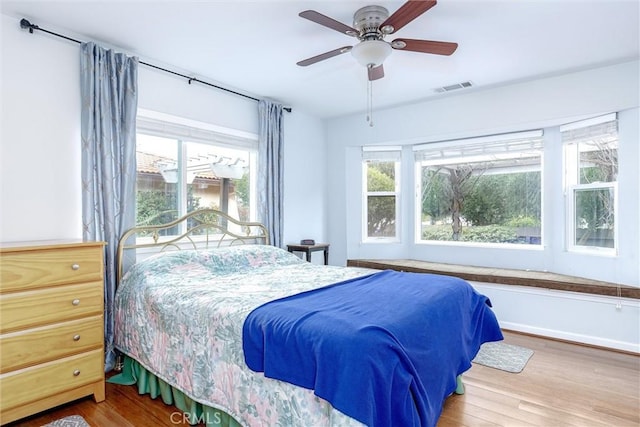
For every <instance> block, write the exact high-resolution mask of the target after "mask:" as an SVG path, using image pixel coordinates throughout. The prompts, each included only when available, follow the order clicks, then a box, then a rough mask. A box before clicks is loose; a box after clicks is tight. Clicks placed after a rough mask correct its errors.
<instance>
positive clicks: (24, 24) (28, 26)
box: [20, 18, 291, 113]
mask: <svg viewBox="0 0 640 427" xmlns="http://www.w3.org/2000/svg"><path fill="white" fill-rule="evenodd" d="M20 28H23V29H28V30H29V32H30V33H31V34H33V30H38V31H43V32H45V33H47V34H51V35H53V36H56V37H60V38H62V39H65V40H69V41H72V42H74V43H78V44H80V43H82V42H81V41H80V40H76V39H74V38H71V37H68V36H65V35H63V34H58V33H54V32H53V31H49V30H45V29H44V28H40V27H39V26H37V25H35V24H32V23H31V22H29V21H28V20H26V19H24V18H22V19H21V20H20ZM138 62H139V63H140V64H142V65H146V66H147V67H151V68H155V69H156V70H160V71H164V72H165V73H169V74H173V75H175V76H179V77H183V78H185V79H187V83H189V84H191V82H197V83H202V84H203V85H207V86H211V87H214V88H216V89H220V90H223V91H225V92H229V93H232V94H234V95H238V96H242V97H243V98H248V99H252V100H254V101H256V102H259V101H260V100H259V99H258V98H254V97H253V96H249V95H245V94H244V93H240V92H236V91H234V90H231V89H227V88H225V87H222V86H218V85H214V84H213V83H209V82H205V81H203V80H200V79H198V78H197V77H190V76H187V75H185V74H181V73H178V72H175V71H172V70H168V69H166V68H162V67H159V66H157V65H153V64H149V63H148V62H144V61H140V60H138ZM283 109H284V110H285V111H287V112H288V113H290V112H291V107H284V108H283Z"/></svg>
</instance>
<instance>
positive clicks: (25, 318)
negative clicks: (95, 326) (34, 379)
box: [0, 282, 104, 333]
mask: <svg viewBox="0 0 640 427" xmlns="http://www.w3.org/2000/svg"><path fill="white" fill-rule="evenodd" d="M102 286H103V282H94V283H83V284H79V285H66V286H54V287H51V288H47V289H39V290H35V291H26V292H14V293H9V294H0V312H1V313H2V321H1V322H0V333H4V332H11V331H15V330H17V329H20V328H31V327H35V326H43V325H46V324H50V323H55V322H61V321H65V320H72V319H77V318H79V317H84V316H89V315H95V314H102V312H103V307H104V305H103V304H104V300H103V288H102Z"/></svg>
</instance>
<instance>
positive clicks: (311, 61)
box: [297, 46, 351, 67]
mask: <svg viewBox="0 0 640 427" xmlns="http://www.w3.org/2000/svg"><path fill="white" fill-rule="evenodd" d="M350 50H351V46H344V47H341V48H338V49H334V50H330V51H329V52H325V53H321V54H320V55H316V56H312V57H311V58H307V59H305V60H303V61H300V62H297V64H298V65H299V66H301V67H306V66H307V65H311V64H315V63H316V62H320V61H323V60H325V59H329V58H333V57H334V56H338V55H340V54H343V53H346V52H349V51H350Z"/></svg>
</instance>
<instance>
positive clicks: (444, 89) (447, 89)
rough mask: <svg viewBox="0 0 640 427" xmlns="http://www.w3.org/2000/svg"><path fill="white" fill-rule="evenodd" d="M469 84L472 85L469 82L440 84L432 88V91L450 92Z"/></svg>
mask: <svg viewBox="0 0 640 427" xmlns="http://www.w3.org/2000/svg"><path fill="white" fill-rule="evenodd" d="M471 86H473V83H471V82H462V83H456V84H453V85H449V86H442V87H439V88H436V89H434V91H435V92H438V93H444V92H451V91H452V90H457V89H464V88H467V87H471Z"/></svg>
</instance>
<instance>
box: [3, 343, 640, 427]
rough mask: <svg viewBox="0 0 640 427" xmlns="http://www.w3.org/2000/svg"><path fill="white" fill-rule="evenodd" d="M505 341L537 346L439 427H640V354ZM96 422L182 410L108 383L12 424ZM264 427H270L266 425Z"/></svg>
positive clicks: (123, 424)
mask: <svg viewBox="0 0 640 427" xmlns="http://www.w3.org/2000/svg"><path fill="white" fill-rule="evenodd" d="M505 342H507V343H509V344H515V345H520V346H524V347H528V348H530V349H532V350H534V351H535V353H534V355H533V356H532V358H531V359H530V360H529V363H528V364H527V366H526V368H525V369H524V371H523V372H521V373H519V374H511V373H508V372H503V371H499V370H496V369H492V368H488V367H485V366H481V365H476V364H474V365H473V367H472V368H471V369H470V370H469V371H468V372H467V373H465V374H464V376H463V378H464V383H465V386H466V393H465V394H464V395H461V396H456V395H453V396H451V397H449V398H448V399H447V401H446V402H445V406H444V410H443V412H442V415H441V417H440V420H439V423H438V427H453V426H455V427H459V426H483V427H484V426H518V427H519V426H550V427H556V426H616V427H624V426H629V427H631V426H634V427H637V426H640V357H639V356H638V355H633V354H627V353H619V352H613V351H608V350H604V349H599V348H593V347H588V346H582V345H577V344H571V343H566V342H560V341H555V340H550V339H545V338H541V337H535V336H529V335H523V334H518V333H513V332H505ZM74 414H77V415H81V416H83V417H84V419H85V420H87V422H89V424H91V426H93V427H110V426H117V427H146V426H149V427H151V426H154V427H155V426H179V425H184V426H186V425H187V424H186V423H183V422H182V418H181V415H180V414H179V413H177V412H176V410H175V409H174V408H173V407H171V406H167V405H165V404H164V403H162V401H161V400H160V399H157V400H152V399H151V398H149V397H148V396H139V395H138V393H137V390H136V388H135V386H120V385H113V384H107V399H106V400H105V401H104V402H102V403H99V404H96V403H94V402H93V400H91V398H86V399H81V400H78V401H76V402H73V403H70V404H67V405H63V406H61V407H59V408H56V409H54V410H51V411H48V412H45V413H42V414H39V415H36V416H33V417H30V418H27V419H24V420H21V421H18V422H15V423H13V424H9V426H11V427H40V426H42V425H43V424H46V423H48V422H51V421H53V420H55V419H57V418H61V417H63V416H67V415H74ZM265 427H266V426H265Z"/></svg>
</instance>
